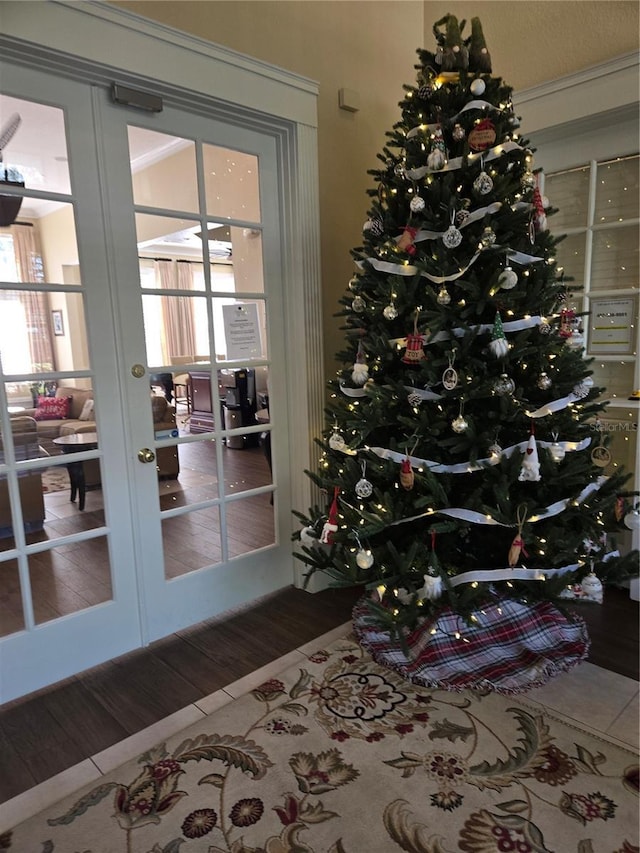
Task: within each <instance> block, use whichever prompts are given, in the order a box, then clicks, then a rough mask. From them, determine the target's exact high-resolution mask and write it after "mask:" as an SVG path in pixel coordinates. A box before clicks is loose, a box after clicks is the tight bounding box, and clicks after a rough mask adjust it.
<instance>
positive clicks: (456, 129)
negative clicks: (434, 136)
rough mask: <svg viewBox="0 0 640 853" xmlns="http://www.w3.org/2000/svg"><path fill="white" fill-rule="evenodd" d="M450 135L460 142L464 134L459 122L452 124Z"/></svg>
mask: <svg viewBox="0 0 640 853" xmlns="http://www.w3.org/2000/svg"><path fill="white" fill-rule="evenodd" d="M451 136H452V137H453V139H454V140H455V141H456V142H462V140H463V139H464V138H465V136H466V132H465V129H464V127H463V126H462V125H461V124H454V126H453V130H452V131H451Z"/></svg>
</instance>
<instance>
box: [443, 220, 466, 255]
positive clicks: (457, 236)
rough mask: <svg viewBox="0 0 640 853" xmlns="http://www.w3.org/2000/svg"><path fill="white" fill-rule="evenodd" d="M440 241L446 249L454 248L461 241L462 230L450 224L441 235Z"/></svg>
mask: <svg viewBox="0 0 640 853" xmlns="http://www.w3.org/2000/svg"><path fill="white" fill-rule="evenodd" d="M442 242H443V243H444V245H445V246H446V247H447V249H455V248H456V246H459V245H460V243H462V232H461V231H459V230H458V229H457V228H456V226H455V225H450V226H449V227H448V228H447V230H446V231H445V232H444V234H443V235H442Z"/></svg>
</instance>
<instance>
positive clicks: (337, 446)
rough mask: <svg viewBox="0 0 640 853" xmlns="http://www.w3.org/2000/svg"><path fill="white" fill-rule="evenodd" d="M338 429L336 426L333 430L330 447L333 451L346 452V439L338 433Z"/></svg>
mask: <svg viewBox="0 0 640 853" xmlns="http://www.w3.org/2000/svg"><path fill="white" fill-rule="evenodd" d="M337 429H338V427H337V425H336V426H334V428H333V430H334V431H333V432H332V433H331V436H330V437H329V447H330V448H331V449H332V450H344V448H345V445H346V442H345V440H344V438H343V437H342V436H341V435H340V433H339V432H338V431H337Z"/></svg>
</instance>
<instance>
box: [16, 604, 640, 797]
mask: <svg viewBox="0 0 640 853" xmlns="http://www.w3.org/2000/svg"><path fill="white" fill-rule="evenodd" d="M360 594H361V591H360V590H357V589H347V590H325V591H324V592H321V593H317V594H314V595H312V594H310V593H307V592H303V591H301V590H297V589H294V588H293V587H288V588H286V589H284V590H282V591H280V592H278V593H275V594H273V595H271V596H268V597H266V598H264V599H262V600H261V601H259V602H257V603H256V604H254V605H252V606H250V607H247V608H243V609H242V610H238V611H234V612H232V613H229V614H227V615H226V616H222V617H219V618H217V619H213V620H210V621H208V622H205V623H203V624H201V625H198V626H196V627H194V628H191V629H189V630H188V631H182V632H180V633H179V634H176V635H173V636H171V637H168V638H166V639H164V640H160V641H158V642H156V643H153V644H152V645H151V646H149V647H148V648H146V649H141V650H138V651H135V652H132V653H130V654H128V655H125V656H123V657H122V658H119V659H116V660H114V661H111V662H110V663H108V664H104V665H102V666H99V667H96V668H95V669H92V670H89V671H88V672H85V673H82V674H80V675H78V676H76V677H74V678H70V679H67V680H66V681H65V682H63V683H61V684H58V685H54V686H53V687H52V688H47V689H45V690H42V691H39V692H38V693H36V694H32V695H31V696H27V697H25V698H23V699H20V700H16V701H15V702H12V703H8V704H7V705H5V706H3V707H0V802H4V801H5V800H8V799H10V798H11V797H14V796H16V795H17V794H19V793H21V792H23V791H25V790H27V789H29V788H31V787H33V786H34V785H36V784H37V783H39V782H42V781H44V780H45V779H48V778H50V777H51V776H53V775H55V774H56V773H59V772H61V771H62V770H64V769H66V768H68V767H71V766H73V765H74V764H76V763H78V762H79V761H82V760H84V759H86V758H89V757H90V756H91V755H94V754H96V753H97V752H100V751H101V750H103V749H106V748H107V747H109V746H111V745H112V744H114V743H117V742H118V741H120V740H122V739H123V738H126V737H128V736H129V735H131V734H134V733H135V732H138V731H140V730H142V729H143V728H145V727H147V726H149V725H151V724H152V723H154V722H157V721H158V720H160V719H162V718H163V717H166V716H167V715H169V714H171V713H173V712H175V711H177V710H179V709H180V708H183V707H184V706H186V705H188V704H191V703H193V702H195V701H197V700H198V699H200V698H202V697H204V696H206V695H208V694H209V693H212V692H214V691H216V690H218V689H220V688H222V687H224V686H225V685H227V684H229V683H230V682H232V681H235V680H236V679H238V678H241V677H242V676H243V675H247V674H248V673H250V672H252V671H253V670H255V669H257V668H259V667H261V666H264V665H265V664H267V663H270V662H271V661H272V660H275V659H276V658H278V657H280V656H282V655H284V654H286V653H287V652H289V651H292V650H293V649H295V648H297V647H298V646H300V645H302V644H304V643H306V642H308V641H310V640H312V639H314V638H315V637H317V636H319V635H320V634H322V633H325V632H326V631H329V630H331V629H332V628H334V627H336V626H338V625H341V624H342V623H344V622H346V621H348V620H349V618H350V615H351V609H352V606H353V604H354V603H355V601H356V600H357V598H358V597H359V595H360ZM572 606H573V608H574V609H575V610H576V611H577V612H579V613H581V615H583V617H584V618H585V621H586V622H587V625H588V627H589V632H590V636H591V640H592V647H591V653H590V657H589V660H590V661H591V662H593V663H595V664H597V665H598V666H602V667H604V668H606V669H610V670H612V671H614V672H618V673H620V674H621V675H625V676H627V677H630V678H634V679H636V680H637V679H638V603H637V602H635V601H632V600H631V599H630V598H629V594H628V591H626V590H618V589H608V590H607V591H606V595H605V603H604V604H603V605H602V606H601V607H600V606H598V605H587V604H584V603H582V604H580V603H576V604H574V605H572Z"/></svg>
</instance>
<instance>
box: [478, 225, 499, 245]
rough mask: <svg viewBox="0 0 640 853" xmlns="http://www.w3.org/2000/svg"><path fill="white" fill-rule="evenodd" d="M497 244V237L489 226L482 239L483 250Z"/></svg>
mask: <svg viewBox="0 0 640 853" xmlns="http://www.w3.org/2000/svg"><path fill="white" fill-rule="evenodd" d="M495 242H496V235H495V234H494V232H493V229H491V228H490V227H489V226H487V227H486V228H485V229H484V231H483V232H482V235H481V237H480V245H481V246H482V248H483V249H489V248H490V247H491V246H493V244H494V243H495Z"/></svg>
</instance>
